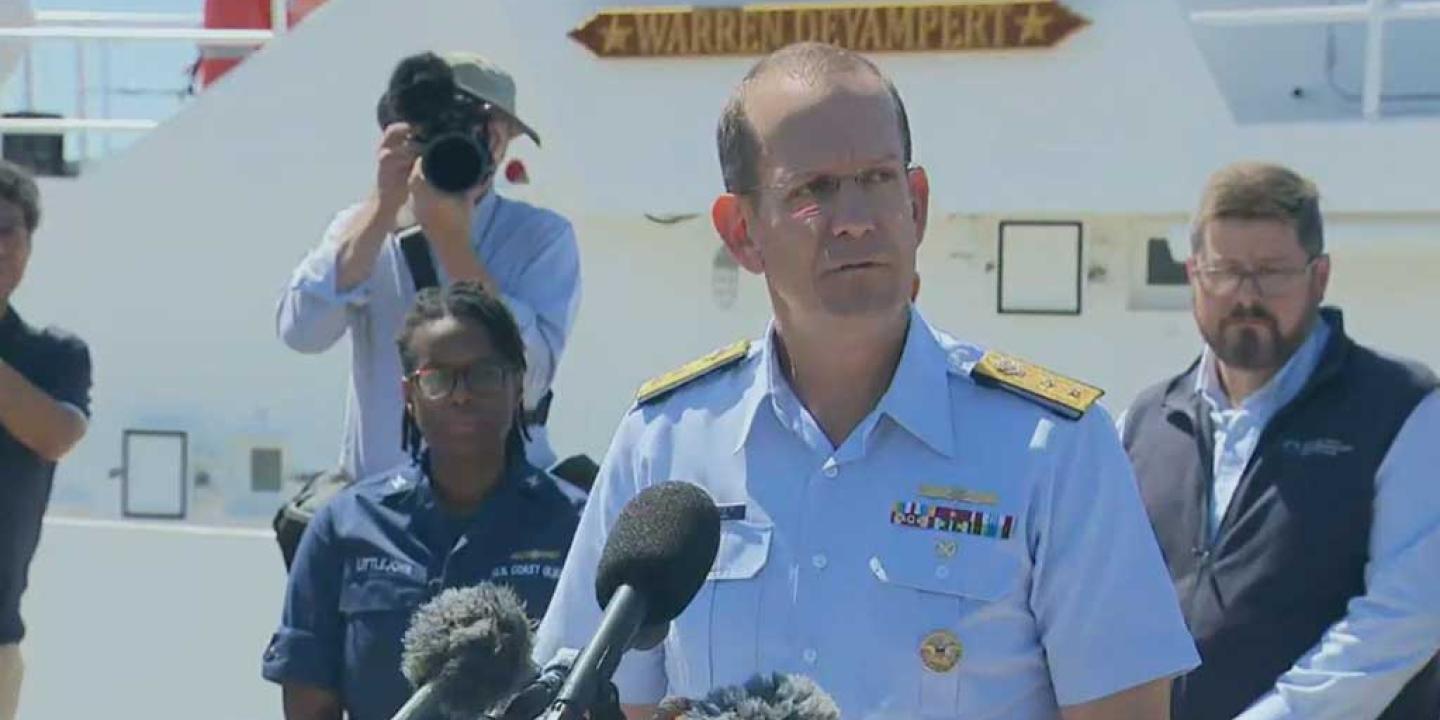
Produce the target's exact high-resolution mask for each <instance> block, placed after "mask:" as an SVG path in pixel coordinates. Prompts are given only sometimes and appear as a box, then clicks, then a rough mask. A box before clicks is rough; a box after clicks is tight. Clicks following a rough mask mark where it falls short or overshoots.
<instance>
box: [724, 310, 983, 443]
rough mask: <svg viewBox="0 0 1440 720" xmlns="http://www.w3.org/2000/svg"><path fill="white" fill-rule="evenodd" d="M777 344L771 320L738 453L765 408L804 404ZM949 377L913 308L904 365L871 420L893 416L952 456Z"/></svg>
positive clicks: (744, 406)
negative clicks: (782, 363)
mask: <svg viewBox="0 0 1440 720" xmlns="http://www.w3.org/2000/svg"><path fill="white" fill-rule="evenodd" d="M775 339H776V334H775V321H774V320H773V319H772V320H771V321H770V324H769V326H768V327H767V328H766V331H765V337H764V339H763V340H762V341H761V342H759V343H757V348H756V349H754V350H752V351H751V352H752V353H757V354H758V355H759V356H760V357H759V359H760V362H761V366H760V368H759V370H758V371H757V377H756V379H755V381H754V382H752V383H751V384H750V387H749V388H748V389H746V391H745V394H744V396H743V397H742V398H741V401H740V409H741V412H742V413H743V420H742V425H741V428H740V432H739V433H738V435H739V437H738V439H737V442H736V445H735V451H737V452H738V451H739V450H740V448H742V447H744V445H745V441H746V440H747V439H748V438H749V435H750V430H751V428H752V427H753V426H754V423H755V416H756V415H758V414H759V412H760V409H761V408H762V407H771V408H773V407H774V403H775V402H777V400H778V401H780V402H785V401H787V400H791V399H793V401H794V402H796V403H797V404H798V402H799V398H798V397H797V396H796V395H795V394H794V390H793V389H791V387H790V384H789V383H788V382H787V381H786V379H785V375H784V373H782V372H781V370H780V357H779V352H778V351H777V348H776V345H775ZM949 373H950V364H949V357H948V355H946V353H945V350H944V348H942V347H941V346H940V343H939V341H938V340H936V338H935V333H934V332H932V331H931V329H930V325H929V324H928V323H926V322H925V320H924V318H922V317H920V313H919V312H918V311H916V310H915V309H914V307H913V306H912V307H911V309H910V314H909V327H908V328H907V330H906V333H905V345H904V347H903V348H902V349H901V351H900V362H899V364H898V365H896V367H895V374H894V376H893V377H891V379H890V386H889V388H887V389H886V391H885V394H883V395H882V396H881V397H880V402H879V403H877V405H876V408H875V412H874V413H872V415H874V414H884V415H886V416H889V417H890V419H892V420H894V421H895V423H896V424H898V425H899V426H900V427H902V428H904V429H905V430H906V431H907V432H909V433H910V434H911V435H914V436H915V437H916V438H919V439H920V440H921V441H922V442H924V443H925V444H926V445H929V446H930V447H931V448H932V449H933V450H935V451H936V452H938V453H940V454H942V455H945V456H947V457H953V456H954V454H955V433H954V425H953V422H952V418H951V415H950V403H949V402H948V398H949V396H950V378H949ZM867 423H868V424H870V425H873V423H869V421H868V420H866V421H862V423H861V427H864V426H865V425H866V424H867Z"/></svg>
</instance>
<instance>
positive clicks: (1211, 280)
mask: <svg viewBox="0 0 1440 720" xmlns="http://www.w3.org/2000/svg"><path fill="white" fill-rule="evenodd" d="M1323 257H1326V256H1325V255H1323V254H1321V255H1314V256H1312V257H1311V258H1310V259H1309V260H1307V261H1305V264H1304V265H1301V266H1299V267H1285V268H1260V269H1259V270H1241V269H1239V268H1236V267H1230V266H1223V265H1214V264H1204V263H1202V262H1201V261H1200V260H1199V259H1198V258H1195V257H1192V258H1191V259H1190V263H1191V268H1192V270H1193V271H1194V272H1195V273H1196V275H1197V276H1198V277H1199V278H1200V286H1201V287H1203V288H1204V289H1205V291H1206V292H1209V293H1213V294H1215V295H1225V296H1228V295H1234V294H1235V293H1238V292H1240V288H1241V287H1242V285H1243V284H1244V283H1245V282H1247V281H1248V282H1250V283H1251V287H1253V288H1255V292H1256V294H1258V295H1260V296H1261V297H1278V296H1281V295H1285V294H1287V293H1289V292H1291V291H1293V290H1295V289H1296V288H1298V287H1299V286H1300V282H1301V281H1302V280H1304V279H1305V278H1306V277H1308V276H1309V273H1310V269H1311V268H1313V267H1314V266H1315V262H1316V261H1317V260H1319V259H1320V258H1323Z"/></svg>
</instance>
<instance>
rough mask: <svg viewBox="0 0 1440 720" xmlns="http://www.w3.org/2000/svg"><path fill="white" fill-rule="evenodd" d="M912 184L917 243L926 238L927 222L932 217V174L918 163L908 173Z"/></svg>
mask: <svg viewBox="0 0 1440 720" xmlns="http://www.w3.org/2000/svg"><path fill="white" fill-rule="evenodd" d="M906 175H907V176H908V177H907V178H906V179H907V180H908V181H909V184H910V213H911V216H912V217H913V218H914V219H915V244H917V245H918V244H920V241H921V240H924V239H925V224H926V223H927V222H928V221H929V219H930V176H929V175H928V174H927V173H926V172H925V168H923V167H920V166H919V165H916V166H914V167H912V168H910V171H909V172H908V173H906Z"/></svg>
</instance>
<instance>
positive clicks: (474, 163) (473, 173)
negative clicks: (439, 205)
mask: <svg viewBox="0 0 1440 720" xmlns="http://www.w3.org/2000/svg"><path fill="white" fill-rule="evenodd" d="M489 165H490V156H489V154H488V153H486V152H485V149H484V148H482V147H480V144H479V143H477V142H475V139H474V138H472V137H470V136H468V135H465V134H462V133H446V134H444V135H441V136H439V137H437V138H435V139H434V140H432V141H431V142H430V144H429V145H428V146H426V148H425V152H424V154H423V155H422V156H421V159H420V168H421V170H422V171H424V173H425V179H426V180H428V181H429V182H430V184H431V185H434V186H435V188H436V189H438V190H440V191H442V192H447V193H463V192H465V191H467V190H469V189H470V188H473V187H475V186H476V185H477V184H479V182H480V180H481V179H482V178H483V177H485V175H486V171H487V170H488V166H489Z"/></svg>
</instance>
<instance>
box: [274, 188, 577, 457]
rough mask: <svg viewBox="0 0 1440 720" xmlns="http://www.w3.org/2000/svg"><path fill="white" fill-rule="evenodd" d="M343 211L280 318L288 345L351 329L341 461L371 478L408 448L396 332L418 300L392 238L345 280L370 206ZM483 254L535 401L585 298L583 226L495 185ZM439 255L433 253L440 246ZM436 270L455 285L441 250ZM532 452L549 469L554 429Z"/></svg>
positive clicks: (481, 238) (484, 224)
mask: <svg viewBox="0 0 1440 720" xmlns="http://www.w3.org/2000/svg"><path fill="white" fill-rule="evenodd" d="M360 208H361V206H360V205H355V206H352V207H350V208H347V209H345V210H343V211H341V212H340V213H339V214H338V215H337V216H336V217H335V219H334V221H332V222H331V223H330V227H329V228H328V229H327V230H326V231H325V236H324V239H323V240H322V241H321V243H320V246H319V247H318V248H316V249H315V250H314V251H312V252H311V253H310V254H309V255H308V256H306V258H305V259H304V260H303V261H301V263H300V266H299V267H297V268H296V269H295V273H294V275H293V276H292V277H291V280H290V285H289V287H288V288H287V289H286V290H285V292H284V294H282V295H281V296H280V302H279V305H278V308H277V309H276V326H277V330H278V332H279V334H280V337H281V338H282V339H283V340H284V341H285V344H286V345H289V346H290V347H291V348H294V349H295V350H298V351H300V352H304V353H319V352H324V351H325V350H328V349H329V348H330V347H331V346H333V345H334V344H335V342H336V341H338V340H339V339H340V337H341V336H342V335H345V334H346V333H347V332H348V333H349V335H350V346H351V360H350V387H349V393H348V395H347V398H346V403H345V430H344V439H343V444H342V449H341V457H340V462H341V465H342V466H343V467H345V468H346V469H347V470H349V471H350V472H351V473H352V474H353V475H354V476H355V477H368V476H370V475H374V474H377V473H381V472H387V471H389V470H391V469H393V468H395V467H397V466H401V465H404V464H405V463H408V462H409V461H410V458H409V457H408V456H407V455H406V454H405V453H404V452H402V451H401V449H400V418H401V411H402V410H403V408H404V401H403V399H402V396H401V391H400V378H401V375H402V374H403V371H402V369H401V367H400V355H399V352H398V351H397V348H396V345H395V339H396V337H397V336H398V335H399V333H400V328H401V326H402V325H403V323H404V319H405V314H406V313H407V312H408V311H409V310H410V305H411V304H412V303H413V302H414V300H415V283H414V281H413V280H412V279H411V277H410V270H409V267H408V266H407V265H406V264H405V256H404V254H403V253H402V252H401V251H400V244H399V242H398V241H397V240H396V239H395V236H394V235H393V234H392V235H391V236H390V237H387V238H386V239H385V244H384V246H383V247H382V248H381V250H380V255H379V257H377V258H376V260H375V267H374V269H373V270H372V271H371V273H370V277H369V278H367V279H366V280H365V281H364V282H363V283H361V284H360V285H357V286H355V287H354V288H351V289H350V290H348V291H346V292H343V293H342V292H339V291H338V290H337V288H336V277H337V274H338V265H337V253H338V252H339V247H340V233H341V231H342V230H343V229H344V228H345V226H346V225H347V224H348V223H349V221H350V219H351V218H352V217H354V216H355V214H356V213H357V212H359V211H360ZM470 235H471V245H472V247H473V248H474V250H475V253H476V257H478V258H479V259H480V262H481V263H482V264H483V265H484V266H485V268H486V269H487V270H489V271H490V274H491V276H493V277H494V278H495V281H496V282H497V283H498V284H499V285H500V288H501V299H502V300H503V301H504V302H505V306H506V307H507V308H509V309H510V313H511V314H512V315H514V316H515V322H516V323H517V324H518V325H519V326H520V336H521V338H522V339H523V340H524V341H525V364H526V369H525V382H524V394H525V407H526V409H527V410H533V409H534V408H535V404H536V403H538V402H539V401H540V399H541V398H542V397H544V395H545V393H546V392H547V391H549V389H550V383H551V381H553V380H554V378H555V370H556V368H557V366H558V365H559V363H560V356H561V354H562V353H563V352H564V350H565V341H566V339H567V338H568V337H569V335H570V328H571V326H572V324H573V323H574V320H575V311H576V309H577V308H578V307H579V304H580V251H579V248H578V246H577V245H576V242H575V231H574V229H573V228H572V227H571V225H570V223H569V221H567V220H565V218H563V217H561V216H560V215H558V214H556V213H554V212H551V211H549V210H545V209H542V208H537V207H533V206H531V205H527V204H525V203H522V202H517V201H514V200H507V199H505V198H502V197H500V196H499V195H497V194H496V193H494V192H490V193H487V194H486V195H485V198H484V199H483V200H481V201H480V204H479V205H477V206H476V208H475V213H474V222H473V225H472V227H471V233H470ZM432 256H433V254H432ZM435 272H436V274H437V275H438V277H439V280H440V282H441V283H442V284H443V283H447V282H448V279H447V278H446V276H445V268H444V267H442V266H441V264H440V262H439V260H438V258H437V259H436V260H435ZM529 432H530V443H529V444H528V445H527V446H526V455H527V457H528V458H529V460H530V462H531V464H533V465H535V466H536V467H540V468H548V467H550V466H551V465H553V464H554V463H555V452H554V450H552V449H551V447H550V440H549V436H548V434H547V432H546V431H545V428H543V427H533V426H532V427H530V428H529Z"/></svg>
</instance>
